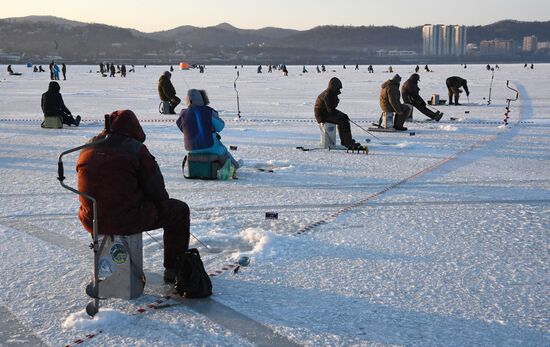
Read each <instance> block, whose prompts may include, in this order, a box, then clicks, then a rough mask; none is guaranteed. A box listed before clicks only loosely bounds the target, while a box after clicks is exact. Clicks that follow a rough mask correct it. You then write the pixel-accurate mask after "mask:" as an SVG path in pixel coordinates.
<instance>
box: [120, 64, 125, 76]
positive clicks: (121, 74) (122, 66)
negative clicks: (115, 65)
mask: <svg viewBox="0 0 550 347" xmlns="http://www.w3.org/2000/svg"><path fill="white" fill-rule="evenodd" d="M120 77H126V65H124V64H122V65H121V66H120Z"/></svg>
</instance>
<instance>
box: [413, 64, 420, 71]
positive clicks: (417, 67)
mask: <svg viewBox="0 0 550 347" xmlns="http://www.w3.org/2000/svg"><path fill="white" fill-rule="evenodd" d="M418 71H420V66H418V65H416V67H415V68H414V72H415V73H418Z"/></svg>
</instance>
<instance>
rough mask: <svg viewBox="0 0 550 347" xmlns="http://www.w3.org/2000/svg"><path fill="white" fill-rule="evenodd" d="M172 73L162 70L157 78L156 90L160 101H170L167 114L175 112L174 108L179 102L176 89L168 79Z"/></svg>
mask: <svg viewBox="0 0 550 347" xmlns="http://www.w3.org/2000/svg"><path fill="white" fill-rule="evenodd" d="M171 78H172V74H171V73H170V72H169V71H164V73H163V74H162V76H160V78H159V83H158V88H157V89H158V92H159V97H160V100H161V101H168V102H169V103H170V111H169V114H176V111H175V108H176V106H178V105H179V103H180V102H181V99H180V98H178V97H177V96H176V89H175V88H174V85H173V84H172V82H171V81H170V79H171Z"/></svg>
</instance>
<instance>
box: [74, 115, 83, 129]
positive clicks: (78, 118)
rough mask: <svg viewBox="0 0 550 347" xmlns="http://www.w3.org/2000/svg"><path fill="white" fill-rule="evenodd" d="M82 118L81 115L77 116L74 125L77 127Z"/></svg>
mask: <svg viewBox="0 0 550 347" xmlns="http://www.w3.org/2000/svg"><path fill="white" fill-rule="evenodd" d="M81 119H82V118H81V117H80V116H76V118H75V120H74V126H75V127H77V126H78V125H79V124H80V120H81Z"/></svg>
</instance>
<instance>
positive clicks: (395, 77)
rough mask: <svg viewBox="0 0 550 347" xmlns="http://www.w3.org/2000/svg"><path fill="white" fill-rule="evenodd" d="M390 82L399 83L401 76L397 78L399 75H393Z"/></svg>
mask: <svg viewBox="0 0 550 347" xmlns="http://www.w3.org/2000/svg"><path fill="white" fill-rule="evenodd" d="M391 80H392V81H395V82H401V76H399V74H395V76H393V77H392V79H391Z"/></svg>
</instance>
